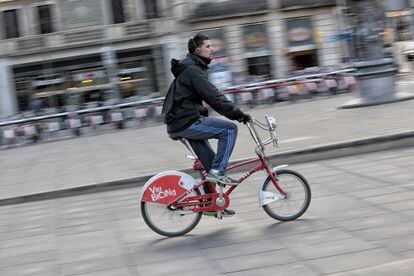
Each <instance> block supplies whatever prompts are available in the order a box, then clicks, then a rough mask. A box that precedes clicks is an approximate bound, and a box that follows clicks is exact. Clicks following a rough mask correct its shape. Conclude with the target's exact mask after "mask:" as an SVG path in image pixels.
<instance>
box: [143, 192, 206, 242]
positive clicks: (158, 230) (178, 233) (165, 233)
mask: <svg viewBox="0 0 414 276" xmlns="http://www.w3.org/2000/svg"><path fill="white" fill-rule="evenodd" d="M194 192H195V193H196V194H197V195H201V193H200V190H199V189H198V188H196V189H195V190H194ZM189 196H191V194H189ZM149 204H155V203H150V202H144V201H141V215H142V218H143V219H144V222H145V224H147V226H148V227H149V228H150V229H151V230H152V231H154V232H156V233H158V234H160V235H162V236H166V237H178V236H183V235H185V234H187V233H188V232H190V231H191V230H193V229H194V228H195V227H196V226H197V224H198V223H199V222H200V220H201V217H202V215H203V213H201V212H198V213H196V212H194V214H195V217H194V219H193V220H192V221H191V222H190V224H188V225H187V226H186V227H185V228H184V229H182V230H178V231H166V230H163V229H161V228H160V226H157V225H156V223H154V222H153V219H151V216H150V215H149V214H148V210H147V205H149ZM156 205H158V204H156ZM158 206H159V207H161V208H162V206H163V205H158ZM164 208H165V209H166V210H167V209H168V207H167V206H164ZM170 211H172V212H180V211H179V210H175V211H174V210H170Z"/></svg>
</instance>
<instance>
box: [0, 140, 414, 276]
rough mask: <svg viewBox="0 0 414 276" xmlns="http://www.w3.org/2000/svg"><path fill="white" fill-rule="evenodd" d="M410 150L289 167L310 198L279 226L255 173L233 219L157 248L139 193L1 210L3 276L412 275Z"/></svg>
mask: <svg viewBox="0 0 414 276" xmlns="http://www.w3.org/2000/svg"><path fill="white" fill-rule="evenodd" d="M413 167H414V148H413V147H411V148H404V149H399V150H392V151H382V152H376V153H371V154H365V155H355V156H350V157H345V158H338V159H328V160H323V161H317V162H310V163H302V164H296V165H293V166H292V169H295V170H297V171H299V172H301V173H302V174H303V175H305V176H306V177H307V179H308V180H309V182H310V184H311V187H312V192H313V198H312V202H311V205H310V208H309V210H308V211H307V213H306V214H305V215H304V216H303V217H302V218H301V219H299V220H297V221H293V222H288V223H281V222H278V221H275V220H273V219H271V218H270V217H268V216H267V214H266V213H265V212H264V211H263V210H261V209H260V208H259V207H258V197H257V189H258V187H259V185H260V183H261V182H262V181H263V178H264V176H263V174H261V173H258V174H256V175H253V176H252V177H251V178H249V179H248V180H246V182H245V183H243V184H242V185H241V186H240V187H239V190H236V191H235V192H234V194H233V195H234V197H232V200H233V201H232V204H231V206H230V207H231V208H232V209H234V210H236V212H237V214H236V216H234V217H232V218H225V219H224V220H223V221H218V220H216V219H214V218H211V217H203V219H202V220H201V222H200V224H199V225H198V226H197V227H196V228H195V229H194V230H193V231H192V232H191V233H190V234H188V235H186V236H184V237H179V238H170V239H168V238H163V237H161V236H158V235H157V234H155V233H153V232H152V231H151V230H150V229H149V228H148V227H147V226H146V225H145V224H144V223H143V220H142V218H141V217H140V215H139V208H138V202H137V195H138V193H139V187H138V183H137V187H136V188H132V189H121V190H116V191H110V192H104V193H92V194H87V195H81V196H74V197H67V198H61V199H53V200H45V201H39V202H31V203H24V204H18V205H9V206H3V207H0V274H1V275H5V276H6V275H7V276H14V275H42V276H45V275H53V276H57V275H82V276H93V275H94V276H95V275H96V276H105V275H108V276H109V275H110V276H116V275H120V276H125V275H134V276H136V275H145V276H151V275H170V276H172V275H197V276H200V275H208V276H211V275H272V276H273V275H279V276H280V275H295V276H297V275H336V273H343V274H339V275H412V270H413V269H414V259H413V258H414V222H413V221H414V174H413Z"/></svg>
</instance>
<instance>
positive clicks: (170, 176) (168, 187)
mask: <svg viewBox="0 0 414 276" xmlns="http://www.w3.org/2000/svg"><path fill="white" fill-rule="evenodd" d="M196 184H197V181H196V180H195V179H194V178H193V177H192V176H190V175H188V174H186V173H183V172H179V171H166V172H161V173H158V174H156V175H154V176H153V177H151V178H150V179H149V180H148V181H147V182H146V183H145V185H144V187H142V193H141V197H140V202H141V201H145V202H152V203H158V204H163V205H169V204H170V203H172V202H173V201H174V200H176V199H178V198H179V197H180V196H182V195H183V194H185V193H187V192H188V191H189V190H191V189H192V188H194V186H195V185H196Z"/></svg>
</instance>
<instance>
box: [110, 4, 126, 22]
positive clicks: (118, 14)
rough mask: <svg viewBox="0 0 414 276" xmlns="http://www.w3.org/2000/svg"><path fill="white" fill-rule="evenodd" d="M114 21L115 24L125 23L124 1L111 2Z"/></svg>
mask: <svg viewBox="0 0 414 276" xmlns="http://www.w3.org/2000/svg"><path fill="white" fill-rule="evenodd" d="M111 5H112V19H113V23H114V24H118V23H125V13H124V1H123V0H111Z"/></svg>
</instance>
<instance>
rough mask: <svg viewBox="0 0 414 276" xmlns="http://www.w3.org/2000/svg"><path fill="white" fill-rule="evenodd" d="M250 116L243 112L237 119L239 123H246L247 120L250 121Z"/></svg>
mask: <svg viewBox="0 0 414 276" xmlns="http://www.w3.org/2000/svg"><path fill="white" fill-rule="evenodd" d="M251 119H252V117H250V115H249V114H246V113H243V116H241V117H240V118H239V119H238V120H237V121H239V122H240V123H243V124H246V123H247V122H250V120H251Z"/></svg>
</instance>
